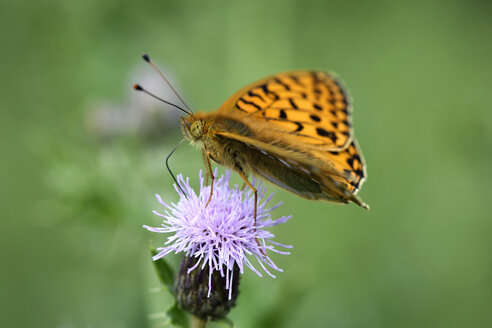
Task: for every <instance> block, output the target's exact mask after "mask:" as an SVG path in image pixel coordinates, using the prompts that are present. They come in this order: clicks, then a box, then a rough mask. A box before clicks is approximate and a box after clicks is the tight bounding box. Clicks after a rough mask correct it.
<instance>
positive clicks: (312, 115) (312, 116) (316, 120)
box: [309, 114, 321, 122]
mask: <svg viewBox="0 0 492 328" xmlns="http://www.w3.org/2000/svg"><path fill="white" fill-rule="evenodd" d="M309 117H310V118H311V119H312V120H313V121H315V122H321V118H320V117H319V116H318V115H314V114H311V115H310V116H309Z"/></svg>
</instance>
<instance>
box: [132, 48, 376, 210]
mask: <svg viewBox="0 0 492 328" xmlns="http://www.w3.org/2000/svg"><path fill="white" fill-rule="evenodd" d="M144 59H146V60H147V59H148V57H147V58H145V56H144ZM148 62H149V63H151V64H152V62H150V59H149V60H148ZM152 65H153V64H152ZM153 66H154V65H153ZM135 88H136V89H137V90H141V91H145V92H147V91H146V90H143V89H142V88H141V87H140V86H138V85H136V86H135ZM180 99H181V98H180ZM188 114H189V115H188V116H184V117H181V129H182V131H183V134H184V136H185V138H186V139H188V140H190V141H191V143H192V144H199V145H201V147H202V154H203V157H204V160H205V162H206V166H207V169H208V172H209V174H210V176H211V177H212V184H211V186H212V190H211V193H210V198H209V201H210V199H211V197H212V194H213V179H214V176H213V173H212V168H211V165H210V160H212V161H214V162H216V163H217V164H220V165H222V166H225V167H226V168H230V169H232V170H234V171H236V172H238V173H239V175H240V176H241V178H242V179H243V180H244V182H245V183H246V185H248V187H249V188H251V189H252V190H253V192H254V194H255V198H256V196H257V193H256V189H255V188H254V187H253V185H251V183H250V182H249V180H248V175H249V174H251V173H252V174H254V175H256V176H260V177H262V178H264V179H266V180H268V181H270V182H272V183H274V184H276V185H278V186H280V187H282V188H284V189H287V190H288V191H291V192H293V193H294V194H296V195H299V196H301V197H304V198H308V199H322V200H328V201H332V202H337V203H348V202H350V201H352V202H354V203H356V204H357V205H360V206H362V207H364V208H366V209H368V208H369V206H368V205H366V204H365V203H364V202H362V201H361V200H360V199H359V198H358V197H357V196H356V194H357V192H358V191H359V189H360V187H361V186H362V183H363V182H364V181H365V179H366V176H367V174H366V167H365V163H364V160H363V158H362V154H361V152H360V150H359V148H358V146H357V143H356V141H355V139H354V136H353V129H352V124H351V105H350V100H349V99H348V96H347V92H346V91H345V90H344V88H343V86H342V85H341V83H340V81H339V80H338V79H337V78H336V77H335V76H334V75H333V74H329V73H325V72H321V71H292V72H285V73H280V74H276V75H272V76H270V77H267V78H264V79H262V80H259V81H257V82H254V83H252V84H250V85H248V86H246V87H244V88H242V89H241V90H239V91H238V92H236V93H235V94H234V95H233V96H232V97H230V98H229V99H228V100H227V101H226V102H225V103H224V104H223V105H222V106H221V107H220V108H219V110H218V111H216V112H212V113H196V114H192V113H188ZM255 204H256V202H255ZM207 205H208V203H207ZM255 218H256V208H255Z"/></svg>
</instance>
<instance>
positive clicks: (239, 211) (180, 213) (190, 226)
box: [144, 170, 291, 299]
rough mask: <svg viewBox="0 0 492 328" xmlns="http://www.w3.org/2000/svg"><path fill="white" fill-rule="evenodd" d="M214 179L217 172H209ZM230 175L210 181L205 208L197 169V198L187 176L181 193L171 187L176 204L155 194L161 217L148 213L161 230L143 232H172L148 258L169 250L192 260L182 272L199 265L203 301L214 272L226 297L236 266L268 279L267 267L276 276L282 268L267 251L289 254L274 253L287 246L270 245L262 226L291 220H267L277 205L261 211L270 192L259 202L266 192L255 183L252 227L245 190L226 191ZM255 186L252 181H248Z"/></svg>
mask: <svg viewBox="0 0 492 328" xmlns="http://www.w3.org/2000/svg"><path fill="white" fill-rule="evenodd" d="M214 176H217V170H215V172H214ZM229 178H230V171H229V170H226V172H225V174H224V175H222V176H221V177H220V178H218V179H216V180H215V183H214V190H213V196H212V199H211V201H210V204H209V205H208V206H207V207H205V204H206V203H207V201H208V198H209V196H210V186H205V185H204V179H203V177H202V172H201V171H200V194H199V195H197V194H196V193H195V191H194V190H193V189H192V188H191V187H190V184H189V178H186V180H185V179H184V178H183V176H182V175H181V174H180V175H178V183H179V185H180V186H181V188H182V189H183V191H184V192H185V193H186V194H187V195H184V194H183V193H182V192H181V190H180V189H179V188H178V187H177V186H176V185H174V188H175V189H176V191H177V193H178V194H179V196H180V200H179V202H178V203H177V204H174V203H171V204H170V205H168V204H167V203H165V202H164V201H163V200H162V198H161V197H160V196H159V195H156V198H157V200H158V201H159V203H161V204H162V205H163V206H164V207H165V208H166V209H165V210H164V214H162V213H160V212H158V211H153V213H154V214H156V215H158V216H160V217H162V218H163V223H162V224H161V227H149V226H146V225H144V228H146V229H147V230H149V231H153V232H159V233H173V235H171V236H169V237H168V238H167V242H166V243H165V244H164V246H163V247H159V248H157V250H158V251H159V253H158V254H157V255H155V256H154V257H153V260H154V261H155V260H158V259H160V258H162V257H164V256H166V255H168V254H170V253H172V252H174V253H184V255H185V256H186V257H194V258H197V259H198V261H196V264H195V265H194V266H192V267H191V268H189V269H188V273H190V272H191V271H193V270H195V269H196V268H198V267H200V266H201V270H203V269H204V268H205V266H206V265H208V266H209V268H210V270H208V272H209V279H208V280H209V284H208V297H210V292H211V289H212V282H211V281H212V279H211V278H212V273H213V272H214V271H217V272H219V273H220V275H221V277H225V278H226V280H225V281H226V286H225V288H226V289H228V290H229V299H231V293H232V285H233V284H232V282H233V279H234V277H233V268H234V266H235V265H237V266H238V267H239V272H240V273H243V272H244V267H245V266H246V267H248V268H250V269H251V270H252V271H253V272H255V273H256V274H257V275H258V276H260V277H261V276H262V274H261V272H260V271H259V270H258V269H257V268H256V267H255V265H254V264H253V263H252V262H251V260H255V262H257V264H258V265H259V266H260V267H261V268H262V269H263V271H265V272H266V273H267V274H268V275H269V276H271V277H273V278H275V276H274V275H273V274H272V272H271V271H270V269H273V270H275V271H279V272H281V271H282V269H280V268H279V267H277V266H276V265H275V263H274V262H273V261H272V260H271V259H270V257H268V256H267V255H266V254H267V251H272V252H274V253H278V254H285V255H287V254H290V253H289V252H284V251H280V250H278V249H276V246H279V247H284V248H291V246H288V245H283V244H279V243H276V242H273V241H272V240H271V239H272V238H274V237H275V236H274V235H273V234H272V233H271V232H269V231H267V230H265V228H269V227H273V226H275V225H278V224H281V223H284V222H286V221H287V220H289V219H290V218H291V216H288V217H286V216H282V217H281V218H279V219H277V220H273V219H272V218H271V216H270V212H271V211H272V210H274V209H275V208H277V207H279V206H280V205H281V203H279V204H277V205H275V206H272V207H270V208H267V207H266V204H267V203H268V201H269V200H270V199H271V198H272V196H273V193H272V194H271V195H270V196H269V197H267V198H266V199H265V200H263V196H264V194H265V191H266V188H262V187H261V183H258V186H257V189H258V209H257V211H258V212H257V222H256V228H255V225H254V194H253V192H252V191H251V190H250V189H249V188H248V189H247V190H240V189H239V187H238V185H235V186H234V188H233V189H230V188H229ZM254 184H255V182H254Z"/></svg>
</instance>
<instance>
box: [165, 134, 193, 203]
mask: <svg viewBox="0 0 492 328" xmlns="http://www.w3.org/2000/svg"><path fill="white" fill-rule="evenodd" d="M184 140H185V139H184V138H183V139H181V141H180V142H179V143H178V144H177V145H176V146H174V148H173V150H171V152H170V153H169V155H167V157H166V167H167V170H168V171H169V174H171V176H172V177H173V180H174V182H176V185H177V186H178V188H179V190H181V192H182V193H183V195H185V196H186V197H188V195H187V194H186V193H185V192H184V190H183V188H181V185H180V184H179V183H178V180H176V177H175V176H174V174H173V171H171V168H170V167H169V158H170V157H171V155H172V154H173V153H174V152H175V151H176V149H178V147H179V146H180V145H181V144H182V143H183V141H184Z"/></svg>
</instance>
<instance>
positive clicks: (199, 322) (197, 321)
mask: <svg viewBox="0 0 492 328" xmlns="http://www.w3.org/2000/svg"><path fill="white" fill-rule="evenodd" d="M206 326H207V322H206V321H205V320H203V319H201V318H199V317H195V316H194V315H192V316H191V326H190V327H191V328H205V327H206Z"/></svg>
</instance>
